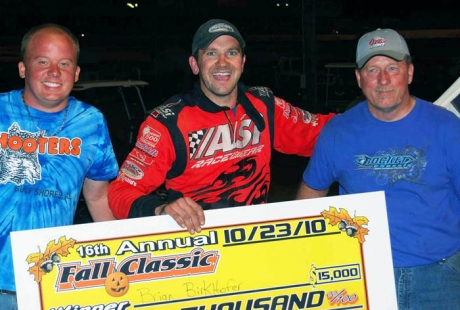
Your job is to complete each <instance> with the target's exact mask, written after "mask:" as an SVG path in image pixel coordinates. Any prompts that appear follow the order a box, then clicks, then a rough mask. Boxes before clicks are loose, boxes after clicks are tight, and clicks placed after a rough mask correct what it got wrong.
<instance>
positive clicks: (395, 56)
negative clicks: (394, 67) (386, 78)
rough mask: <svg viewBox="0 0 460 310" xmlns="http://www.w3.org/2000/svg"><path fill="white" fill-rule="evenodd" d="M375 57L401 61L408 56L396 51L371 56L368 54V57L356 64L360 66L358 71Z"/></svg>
mask: <svg viewBox="0 0 460 310" xmlns="http://www.w3.org/2000/svg"><path fill="white" fill-rule="evenodd" d="M374 56H386V57H390V58H393V59H394V60H397V61H401V60H403V59H404V58H405V57H406V56H407V54H405V53H401V52H396V51H384V50H380V51H375V52H372V53H370V54H367V55H366V56H364V57H362V58H361V59H360V60H358V61H357V62H356V64H357V65H358V69H361V68H362V67H364V65H365V64H366V63H367V62H368V61H369V59H371V58H372V57H374Z"/></svg>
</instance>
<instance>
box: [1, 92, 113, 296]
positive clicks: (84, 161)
mask: <svg viewBox="0 0 460 310" xmlns="http://www.w3.org/2000/svg"><path fill="white" fill-rule="evenodd" d="M22 92H23V90H15V91H11V92H8V93H3V94H0V105H1V107H2V112H1V113H0V201H1V207H0V265H1V266H2V272H0V289H4V290H10V291H15V290H16V288H15V284H14V274H13V262H12V252H11V242H10V232H11V231H19V230H28V229H37V228H45V227H54V226H64V225H71V224H72V223H73V219H74V215H75V211H76V208H77V204H78V200H79V197H80V192H81V189H82V186H83V182H84V180H85V178H89V179H92V180H95V181H104V180H110V179H113V178H115V177H116V175H117V172H118V163H117V160H116V157H115V154H114V151H113V148H112V143H111V140H110V136H109V132H108V128H107V123H106V120H105V118H104V115H103V114H102V113H101V112H100V111H99V110H98V109H97V108H95V107H93V106H91V105H88V104H86V103H83V102H81V101H78V100H76V99H75V98H73V97H70V98H69V101H68V107H69V108H68V111H66V109H64V110H62V111H59V112H55V113H44V112H41V111H39V110H36V109H33V108H30V107H29V112H30V115H29V114H28V113H27V110H26V107H25V105H24V103H23V101H22V99H21V94H22ZM66 113H67V115H65V114H66ZM64 118H65V122H64V125H63V127H62V130H61V131H60V132H59V133H58V134H57V135H56V136H54V137H53V136H48V134H50V135H52V134H54V133H56V132H58V131H59V129H60V128H61V126H62V124H63V120H64ZM37 127H38V128H40V129H41V131H40V130H39V129H38V128H37ZM45 131H46V132H45ZM25 259H26V257H24V260H25Z"/></svg>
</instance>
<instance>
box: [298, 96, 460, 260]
mask: <svg viewBox="0 0 460 310" xmlns="http://www.w3.org/2000/svg"><path fill="white" fill-rule="evenodd" d="M303 179H304V181H305V183H306V184H307V185H308V186H310V187H311V188H313V189H316V190H323V189H326V188H328V187H329V186H330V185H331V184H332V183H333V182H334V181H337V182H338V183H339V193H340V194H341V195H343V194H355V193H363V192H372V191H381V190H383V191H385V201H386V205H387V213H388V223H389V230H390V239H391V247H392V255H393V264H394V266H395V267H409V266H418V265H424V264H429V263H433V262H436V261H439V260H441V259H442V258H444V257H448V256H451V255H453V254H454V253H455V252H457V251H458V250H459V249H460V119H459V118H458V117H457V116H456V115H455V114H453V113H452V112H450V111H447V110H445V109H443V108H441V107H439V106H436V105H434V104H432V103H430V102H427V101H424V100H421V99H418V98H417V100H416V103H415V107H414V108H413V110H412V111H411V112H410V113H409V114H408V115H407V116H406V117H404V118H403V119H401V120H398V121H395V122H383V121H380V120H378V119H376V118H375V117H373V116H372V115H371V114H370V112H369V109H368V107H367V104H366V102H361V103H359V104H358V105H357V106H355V107H353V108H352V109H350V110H349V111H346V112H345V113H343V114H342V115H338V116H336V117H334V118H333V119H332V120H331V121H329V122H328V123H327V124H326V126H325V127H324V128H323V129H322V131H321V133H320V136H319V138H318V140H317V142H316V145H315V149H314V152H313V155H312V157H311V158H310V161H309V164H308V166H307V168H306V170H305V172H304V175H303ZM369 208H372V205H369ZM370 225H371V224H370ZM370 230H372V228H371V227H370Z"/></svg>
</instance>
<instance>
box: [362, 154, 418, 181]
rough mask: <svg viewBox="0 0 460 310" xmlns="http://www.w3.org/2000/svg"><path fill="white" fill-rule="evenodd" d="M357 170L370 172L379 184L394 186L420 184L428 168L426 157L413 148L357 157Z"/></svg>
mask: <svg viewBox="0 0 460 310" xmlns="http://www.w3.org/2000/svg"><path fill="white" fill-rule="evenodd" d="M355 157H356V158H355V161H354V162H355V164H356V165H357V166H358V167H357V168H356V169H357V170H368V171H369V172H370V174H372V175H375V176H376V181H377V183H378V184H387V183H388V184H390V185H393V184H395V183H396V182H399V181H406V182H411V183H420V180H421V178H422V174H423V171H424V170H425V167H426V156H425V153H424V152H423V151H421V150H417V149H415V148H413V147H406V148H405V149H402V150H400V149H390V150H387V151H382V152H378V153H377V154H375V155H366V154H360V155H355Z"/></svg>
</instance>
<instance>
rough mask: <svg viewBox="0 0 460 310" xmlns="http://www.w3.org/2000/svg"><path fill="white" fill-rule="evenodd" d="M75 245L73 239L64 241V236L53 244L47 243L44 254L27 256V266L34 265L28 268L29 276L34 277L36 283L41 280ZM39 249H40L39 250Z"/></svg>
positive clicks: (52, 242) (51, 242)
mask: <svg viewBox="0 0 460 310" xmlns="http://www.w3.org/2000/svg"><path fill="white" fill-rule="evenodd" d="M74 245H75V240H74V239H68V240H67V239H66V238H65V237H64V236H62V237H61V238H59V240H58V242H57V243H55V242H54V241H53V240H52V241H50V242H48V245H47V246H46V249H45V252H44V253H41V252H38V253H34V254H29V255H28V256H27V262H28V263H29V264H32V263H35V264H34V265H33V266H31V267H30V268H29V272H30V274H33V275H34V276H35V281H36V282H37V283H38V282H40V281H41V280H42V276H43V275H45V274H46V273H48V272H50V271H51V270H52V269H53V265H54V264H56V263H59V262H60V260H61V258H60V257H61V256H64V257H66V256H67V255H69V249H70V248H73V246H74ZM39 249H40V248H39Z"/></svg>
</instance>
